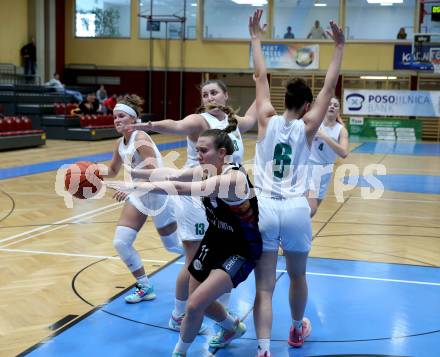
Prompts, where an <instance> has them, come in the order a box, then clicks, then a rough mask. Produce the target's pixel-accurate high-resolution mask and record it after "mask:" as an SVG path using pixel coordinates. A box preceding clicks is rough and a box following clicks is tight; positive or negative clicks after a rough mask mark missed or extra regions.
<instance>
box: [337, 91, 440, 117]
mask: <svg viewBox="0 0 440 357" xmlns="http://www.w3.org/2000/svg"><path fill="white" fill-rule="evenodd" d="M343 105H344V111H343V113H344V114H348V115H386V116H417V117H438V116H440V91H409V90H368V89H365V90H363V89H362V90H356V89H344V101H343Z"/></svg>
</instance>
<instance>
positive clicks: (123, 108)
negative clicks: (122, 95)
mask: <svg viewBox="0 0 440 357" xmlns="http://www.w3.org/2000/svg"><path fill="white" fill-rule="evenodd" d="M113 110H120V111H121V112H124V113H127V114H128V115H131V116H132V117H135V118H137V114H136V111H135V110H134V109H133V108H131V107H129V106H128V105H126V104H122V103H118V104H116V105H115V108H114V109H113Z"/></svg>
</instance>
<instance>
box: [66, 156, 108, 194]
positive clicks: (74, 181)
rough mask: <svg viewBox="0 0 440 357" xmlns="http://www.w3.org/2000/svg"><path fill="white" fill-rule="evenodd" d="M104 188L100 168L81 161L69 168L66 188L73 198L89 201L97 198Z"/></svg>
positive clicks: (91, 163)
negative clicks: (94, 197) (88, 199)
mask: <svg viewBox="0 0 440 357" xmlns="http://www.w3.org/2000/svg"><path fill="white" fill-rule="evenodd" d="M101 187H102V176H101V175H100V174H99V170H98V166H97V165H96V164H95V163H93V162H89V161H79V162H76V163H74V164H72V165H70V166H69V167H68V168H67V171H66V174H65V176H64V188H65V189H66V191H68V192H69V193H70V194H71V195H72V196H74V197H76V198H80V199H87V198H91V197H93V196H95V195H96V194H97V193H98V192H99V190H100V189H101Z"/></svg>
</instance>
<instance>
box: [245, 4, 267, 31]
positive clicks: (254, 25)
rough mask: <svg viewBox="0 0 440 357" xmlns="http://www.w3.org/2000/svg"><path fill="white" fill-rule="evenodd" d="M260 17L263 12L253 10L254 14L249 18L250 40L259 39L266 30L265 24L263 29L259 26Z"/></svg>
mask: <svg viewBox="0 0 440 357" xmlns="http://www.w3.org/2000/svg"><path fill="white" fill-rule="evenodd" d="M261 15H263V10H255V12H254V14H253V15H252V16H250V17H249V34H250V35H251V38H260V37H261V36H262V35H264V33H265V32H266V29H267V24H264V25H263V27H261V25H260V20H261Z"/></svg>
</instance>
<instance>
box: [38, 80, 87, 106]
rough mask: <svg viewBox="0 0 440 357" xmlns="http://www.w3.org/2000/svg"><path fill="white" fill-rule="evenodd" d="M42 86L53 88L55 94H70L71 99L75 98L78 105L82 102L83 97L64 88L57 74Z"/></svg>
mask: <svg viewBox="0 0 440 357" xmlns="http://www.w3.org/2000/svg"><path fill="white" fill-rule="evenodd" d="M44 85H45V86H48V87H52V88H54V89H55V90H56V91H57V92H64V93H66V94H70V95H71V96H72V97H74V98H75V100H76V101H77V102H78V103H81V102H82V101H83V96H82V94H81V92H78V91H76V90H71V89H66V88H65V86H64V84H63V83H61V81H60V75H59V74H58V73H54V74H53V77H52V79H51V80H50V81H49V82H46V83H45V84H44Z"/></svg>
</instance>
